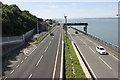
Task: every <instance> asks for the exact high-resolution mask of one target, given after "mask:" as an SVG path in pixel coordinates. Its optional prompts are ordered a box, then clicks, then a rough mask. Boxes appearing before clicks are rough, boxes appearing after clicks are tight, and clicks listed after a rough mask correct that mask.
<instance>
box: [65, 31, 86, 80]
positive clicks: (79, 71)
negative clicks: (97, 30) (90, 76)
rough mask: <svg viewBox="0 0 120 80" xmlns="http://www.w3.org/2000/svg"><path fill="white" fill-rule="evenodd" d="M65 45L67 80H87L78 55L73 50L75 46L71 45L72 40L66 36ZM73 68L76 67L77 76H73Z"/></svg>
mask: <svg viewBox="0 0 120 80" xmlns="http://www.w3.org/2000/svg"><path fill="white" fill-rule="evenodd" d="M65 34H66V33H65ZM64 43H65V78H66V80H69V79H71V78H80V79H84V80H87V79H86V76H85V74H84V72H83V70H82V67H81V66H80V63H79V61H78V58H77V56H76V53H75V51H74V49H73V46H72V44H71V40H70V39H69V37H68V36H67V35H65V38H64ZM70 56H71V57H72V60H71V59H70ZM72 63H73V65H72ZM72 67H74V72H75V74H73V70H72Z"/></svg>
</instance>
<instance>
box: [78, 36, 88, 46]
mask: <svg viewBox="0 0 120 80" xmlns="http://www.w3.org/2000/svg"><path fill="white" fill-rule="evenodd" d="M77 37H78V36H77ZM78 38H79V37H78ZM79 39H80V38H79ZM80 41H82V42H83V43H84V44H85V45H86V46H87V44H86V43H85V42H84V41H83V40H82V39H80Z"/></svg>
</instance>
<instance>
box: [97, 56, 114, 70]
mask: <svg viewBox="0 0 120 80" xmlns="http://www.w3.org/2000/svg"><path fill="white" fill-rule="evenodd" d="M99 58H100V59H101V60H102V61H103V62H104V63H105V64H106V65H107V67H109V68H110V69H112V68H111V67H110V66H109V65H108V64H107V63H106V62H105V61H104V60H103V59H102V58H101V57H99Z"/></svg>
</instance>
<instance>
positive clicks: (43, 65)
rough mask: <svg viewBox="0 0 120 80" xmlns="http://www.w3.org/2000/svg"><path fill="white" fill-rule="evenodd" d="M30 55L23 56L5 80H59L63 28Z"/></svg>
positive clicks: (58, 29) (46, 39) (57, 29)
mask: <svg viewBox="0 0 120 80" xmlns="http://www.w3.org/2000/svg"><path fill="white" fill-rule="evenodd" d="M53 34H54V36H50V35H48V36H47V37H46V38H45V39H44V40H43V41H42V42H41V43H39V44H37V45H36V48H35V49H34V50H33V51H31V53H30V54H29V55H26V56H23V57H22V58H21V59H20V60H19V61H18V63H17V65H16V66H15V67H14V68H13V69H12V70H11V71H10V72H9V73H8V74H7V75H6V77H5V79H6V80H7V79H12V80H13V79H15V80H16V78H20V79H22V78H27V79H28V80H30V79H33V78H38V79H39V78H40V79H41V78H53V79H54V78H59V77H60V74H61V73H60V66H61V49H62V47H61V46H62V35H61V28H60V27H57V28H56V29H55V30H53Z"/></svg>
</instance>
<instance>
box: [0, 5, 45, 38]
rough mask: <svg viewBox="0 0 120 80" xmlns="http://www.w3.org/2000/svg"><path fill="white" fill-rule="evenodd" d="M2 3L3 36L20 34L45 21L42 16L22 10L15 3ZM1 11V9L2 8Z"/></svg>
mask: <svg viewBox="0 0 120 80" xmlns="http://www.w3.org/2000/svg"><path fill="white" fill-rule="evenodd" d="M0 5H2V35H3V36H19V35H22V34H24V33H26V32H27V31H29V30H31V29H33V28H35V27H36V23H37V22H39V21H43V19H42V18H37V17H36V16H34V15H32V14H30V13H29V11H26V10H25V11H21V10H20V9H19V7H18V6H17V5H15V4H13V5H4V4H2V3H0ZM0 13H1V10H0Z"/></svg>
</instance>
